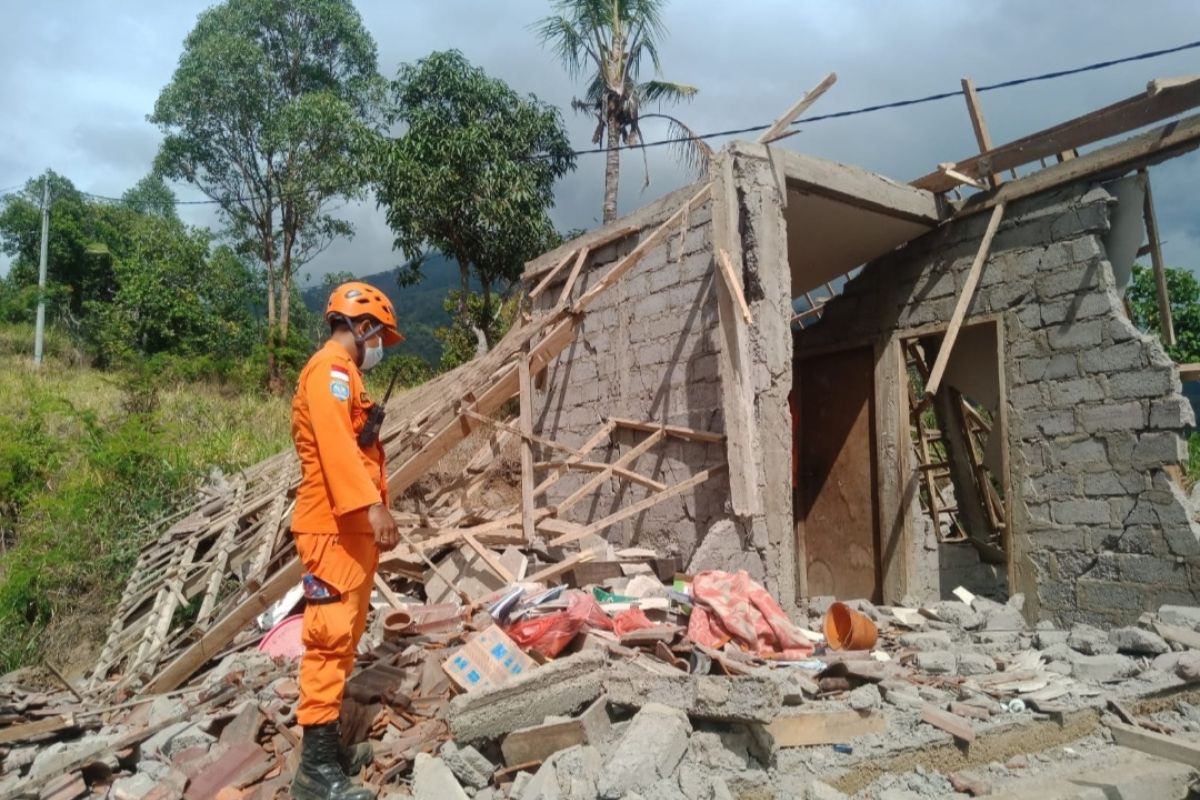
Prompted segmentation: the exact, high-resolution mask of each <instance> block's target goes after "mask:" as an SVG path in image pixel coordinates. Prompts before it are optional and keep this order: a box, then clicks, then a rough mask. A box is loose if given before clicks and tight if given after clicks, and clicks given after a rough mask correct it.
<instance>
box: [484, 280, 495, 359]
mask: <svg viewBox="0 0 1200 800" xmlns="http://www.w3.org/2000/svg"><path fill="white" fill-rule="evenodd" d="M482 283H483V341H484V343H485V344H486V345H487V349H488V350H491V349H492V347H494V346H495V344H496V343H495V341H493V340H494V339H495V336H496V329H495V326H493V325H492V281H491V279H490V278H484V279H483V281H482Z"/></svg>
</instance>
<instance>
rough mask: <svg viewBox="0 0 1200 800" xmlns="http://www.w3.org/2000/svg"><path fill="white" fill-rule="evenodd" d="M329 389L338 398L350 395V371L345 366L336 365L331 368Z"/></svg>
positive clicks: (342, 398)
mask: <svg viewBox="0 0 1200 800" xmlns="http://www.w3.org/2000/svg"><path fill="white" fill-rule="evenodd" d="M329 378H330V380H329V391H330V393H332V394H333V396H334V397H336V398H337V399H338V400H346V399H348V398H349V397H350V373H349V372H347V371H346V369H345V368H344V367H338V366H334V367H331V368H330V370H329Z"/></svg>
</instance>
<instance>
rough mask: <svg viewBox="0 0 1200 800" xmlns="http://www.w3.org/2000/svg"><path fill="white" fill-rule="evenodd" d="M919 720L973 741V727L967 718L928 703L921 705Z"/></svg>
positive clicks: (958, 737) (956, 736)
mask: <svg viewBox="0 0 1200 800" xmlns="http://www.w3.org/2000/svg"><path fill="white" fill-rule="evenodd" d="M921 720H922V721H923V722H928V723H929V724H930V725H932V726H933V727H935V728H938V729H940V730H943V731H945V732H946V733H948V734H950V735H951V736H953V737H954V738H955V739H959V740H961V741H964V742H973V741H975V729H974V728H973V727H971V723H970V721H969V720H967V719H964V718H963V717H960V716H959V715H958V714H952V713H950V712H949V711H945V710H943V709H940V708H938V707H936V706H933V705H930V704H929V703H926V704H924V705H923V706H921Z"/></svg>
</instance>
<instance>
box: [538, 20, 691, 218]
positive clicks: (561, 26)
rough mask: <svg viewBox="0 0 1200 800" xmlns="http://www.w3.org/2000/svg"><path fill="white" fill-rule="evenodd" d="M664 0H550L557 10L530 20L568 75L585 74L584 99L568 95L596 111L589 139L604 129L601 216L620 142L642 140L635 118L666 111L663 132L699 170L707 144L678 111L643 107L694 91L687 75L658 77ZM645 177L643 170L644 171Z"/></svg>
mask: <svg viewBox="0 0 1200 800" xmlns="http://www.w3.org/2000/svg"><path fill="white" fill-rule="evenodd" d="M665 6H666V0H556V2H555V3H554V7H555V10H556V11H557V13H556V14H552V15H551V16H548V17H546V18H544V19H542V20H540V21H539V22H537V23H536V24H535V26H534V27H535V30H536V31H537V34H538V37H539V38H540V39H541V40H542V43H543V44H544V45H546V46H548V47H550V48H551V49H552V50H553V51H554V54H555V55H556V56H558V59H559V60H560V61H561V62H562V64H563V66H564V67H565V68H566V70H567V73H568V74H569V75H570V76H571V77H572V78H581V77H582V78H585V79H586V80H587V89H586V91H585V93H584V96H583V99H576V100H573V101H572V103H571V105H572V106H573V107H574V108H575V109H576V110H577V111H585V112H588V113H591V114H594V115H595V116H596V131H595V133H594V134H592V142H593V143H594V144H600V143H601V142H603V141H604V139H605V136H606V135H607V137H608V143H607V150H608V152H607V163H606V165H605V170H604V222H605V223H608V222H612V221H613V220H614V219H616V218H617V184H618V180H619V178H620V171H621V157H620V156H621V154H620V150H619V148H620V146H621V144H622V143H624V144H626V145H637V144H639V143H640V142H641V141H642V131H641V120H643V119H648V118H651V117H658V118H661V119H665V120H666V121H667V125H668V137H669V138H671V139H677V140H679V141H678V142H677V143H676V145H675V148H676V152H677V154H678V156H679V157H680V158H681V160H683V161H685V162H686V163H688V164H689V165H691V166H692V167H694V168H696V169H697V170H703V169H705V168H706V166H707V164H708V159H709V157H710V156H711V155H712V150H711V149H710V148H709V147H708V145H706V144H705V143H704V141H703V140H702V139H699V138H697V136H696V134H695V133H694V132H693V131H692V130H691V128H689V127H688V126H687V125H685V124H684V123H683V122H681V121H680V120H679V119H677V118H676V117H673V116H671V115H669V114H663V113H656V114H644V113H642V108H643V107H644V106H645V105H646V104H648V103H659V104H662V103H677V102H680V101H683V100H691V99H692V98H693V97H695V95H696V92H697V91H698V90H697V89H696V87H694V86H689V85H688V84H685V83H674V82H672V81H667V80H663V79H662V78H661V74H662V64H660V63H659V59H658V42H659V40H660V39H661V38H662V37H663V36H664V35H665V34H666V28H665V27H664V26H663V23H662V9H663V8H664V7H665ZM647 58H648V59H649V60H650V62H651V64H652V65H653V66H654V72H655V75H656V77H655V78H654V79H652V80H646V81H643V80H641V77H640V76H641V72H642V62H643V61H644V60H645V59H647ZM646 182H647V183H649V173H648V172H647V175H646Z"/></svg>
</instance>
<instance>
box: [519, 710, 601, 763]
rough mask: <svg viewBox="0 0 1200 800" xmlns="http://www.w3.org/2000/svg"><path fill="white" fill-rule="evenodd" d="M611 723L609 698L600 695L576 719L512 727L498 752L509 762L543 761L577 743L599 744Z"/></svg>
mask: <svg viewBox="0 0 1200 800" xmlns="http://www.w3.org/2000/svg"><path fill="white" fill-rule="evenodd" d="M610 727H611V724H610V722H609V719H608V699H607V698H606V697H603V696H601V697H600V699H598V700H596V702H594V703H592V704H591V705H590V706H588V707H587V709H586V710H585V711H584V712H583V713H582V714H581V715H579V716H578V717H576V718H575V719H572V720H568V721H566V722H552V723H547V724H544V725H537V726H534V727H530V728H524V729H522V730H518V731H513V732H512V733H510V734H509V735H508V736H505V737H504V739H503V740H502V741H501V742H500V752H501V754H502V755H503V756H504V763H505V764H509V765H513V764H525V763H528V762H530V761H545V760H546V759H547V758H549V757H550V756H552V755H553V754H555V753H557V752H558V751H559V750H566V749H567V748H568V747H574V746H575V745H577V744H599V743H600V742H601V741H602V740H603V739H605V738H607V734H608V731H609V729H610Z"/></svg>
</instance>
